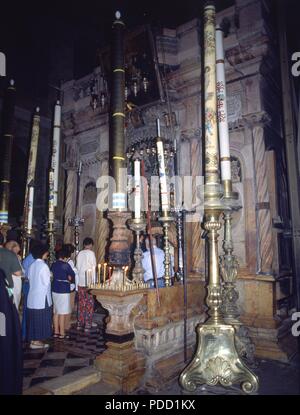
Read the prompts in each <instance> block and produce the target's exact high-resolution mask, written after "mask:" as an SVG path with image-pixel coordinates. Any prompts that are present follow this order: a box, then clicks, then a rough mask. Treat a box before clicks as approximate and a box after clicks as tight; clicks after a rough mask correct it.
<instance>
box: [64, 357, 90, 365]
mask: <svg viewBox="0 0 300 415" xmlns="http://www.w3.org/2000/svg"><path fill="white" fill-rule="evenodd" d="M89 365H90V359H87V358H82V357H78V358H74V359H66V360H65V367H67V366H89Z"/></svg>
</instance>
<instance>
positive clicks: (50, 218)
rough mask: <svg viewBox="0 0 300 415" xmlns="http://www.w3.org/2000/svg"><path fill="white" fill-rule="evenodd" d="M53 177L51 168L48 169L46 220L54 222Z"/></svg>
mask: <svg viewBox="0 0 300 415" xmlns="http://www.w3.org/2000/svg"><path fill="white" fill-rule="evenodd" d="M53 187H54V178H53V170H50V171H49V207H48V222H49V223H54V188H53Z"/></svg>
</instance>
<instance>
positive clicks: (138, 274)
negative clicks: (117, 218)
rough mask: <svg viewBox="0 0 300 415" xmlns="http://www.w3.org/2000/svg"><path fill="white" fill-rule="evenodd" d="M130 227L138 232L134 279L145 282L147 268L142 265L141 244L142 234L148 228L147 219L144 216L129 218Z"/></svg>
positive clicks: (133, 271)
mask: <svg viewBox="0 0 300 415" xmlns="http://www.w3.org/2000/svg"><path fill="white" fill-rule="evenodd" d="M128 226H129V228H130V229H131V230H132V231H133V232H135V234H136V248H135V250H134V255H133V257H134V261H135V265H134V268H133V270H132V281H135V282H136V283H138V282H143V281H144V273H145V270H144V268H143V265H142V258H143V251H142V249H141V245H140V234H141V232H144V231H145V229H146V221H145V220H144V219H143V218H139V219H129V221H128Z"/></svg>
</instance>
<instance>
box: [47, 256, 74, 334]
mask: <svg viewBox="0 0 300 415" xmlns="http://www.w3.org/2000/svg"><path fill="white" fill-rule="evenodd" d="M57 258H58V260H57V261H56V262H54V264H53V265H52V267H51V271H52V273H53V282H52V298H53V312H54V316H53V324H54V337H59V338H60V339H66V338H68V337H69V336H68V335H66V334H65V329H66V323H67V319H68V315H69V314H71V311H72V310H71V284H72V283H74V282H75V272H74V271H73V269H72V267H71V266H70V265H69V264H68V262H67V261H68V259H69V256H68V251H67V250H66V249H61V250H60V251H58V253H57Z"/></svg>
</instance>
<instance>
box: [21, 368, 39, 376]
mask: <svg viewBox="0 0 300 415" xmlns="http://www.w3.org/2000/svg"><path fill="white" fill-rule="evenodd" d="M36 370H37V368H36V367H34V368H32V367H30V368H23V376H24V377H25V378H27V377H32V376H33V375H34V373H35V372H36Z"/></svg>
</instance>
